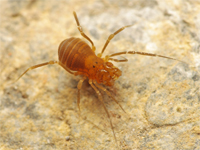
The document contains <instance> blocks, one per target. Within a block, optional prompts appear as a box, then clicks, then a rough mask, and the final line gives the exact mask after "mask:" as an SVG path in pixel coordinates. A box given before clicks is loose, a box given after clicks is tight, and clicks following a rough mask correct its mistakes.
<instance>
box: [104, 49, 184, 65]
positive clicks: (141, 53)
mask: <svg viewBox="0 0 200 150" xmlns="http://www.w3.org/2000/svg"><path fill="white" fill-rule="evenodd" d="M122 54H138V55H145V56H152V57H162V58H167V59H172V60H177V61H180V62H184V61H181V60H178V59H175V58H171V57H167V56H163V55H157V54H152V53H145V52H137V51H124V52H119V53H114V54H111V55H107V56H106V57H105V58H107V59H109V60H112V58H110V57H113V56H118V55H122ZM184 63H186V62H184Z"/></svg>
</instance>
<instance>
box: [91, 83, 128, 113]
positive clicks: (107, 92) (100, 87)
mask: <svg viewBox="0 0 200 150" xmlns="http://www.w3.org/2000/svg"><path fill="white" fill-rule="evenodd" d="M93 83H94V84H95V86H96V87H98V88H99V89H101V90H103V91H104V92H106V94H107V95H108V96H110V97H111V98H112V99H113V100H114V101H115V103H117V104H118V105H119V107H120V108H121V109H122V110H123V111H124V112H125V110H124V109H123V108H122V106H121V105H120V104H119V103H118V101H117V100H116V99H115V98H114V97H113V96H112V95H111V94H110V92H109V91H108V90H106V89H105V88H104V87H102V86H101V85H98V84H97V82H96V81H93ZM125 113H126V112H125Z"/></svg>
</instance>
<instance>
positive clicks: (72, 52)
mask: <svg viewBox="0 0 200 150" xmlns="http://www.w3.org/2000/svg"><path fill="white" fill-rule="evenodd" d="M73 15H74V18H75V20H76V23H77V26H78V30H79V32H80V33H81V35H82V36H83V37H84V38H85V39H86V40H88V41H89V42H90V43H91V45H92V46H91V47H90V46H89V45H88V44H87V43H86V42H85V41H84V40H81V39H80V38H75V37H71V38H68V39H65V40H64V41H62V42H61V44H60V45H59V48H58V61H49V62H45V63H42V64H38V65H35V66H32V67H30V68H28V69H27V70H26V71H25V72H24V73H23V74H22V75H21V76H20V77H19V78H18V79H20V78H21V77H22V76H23V75H24V74H25V73H27V72H28V71H29V70H33V69H36V68H38V67H42V66H45V65H52V64H58V65H60V66H61V67H63V68H64V69H65V70H66V71H67V72H69V73H70V74H73V75H75V76H77V75H81V76H82V79H81V80H80V81H79V83H78V85H77V88H78V97H77V106H78V108H79V110H80V106H79V103H80V90H81V87H82V83H83V81H84V80H85V79H87V78H88V79H89V84H90V85H91V87H92V88H93V89H94V91H95V92H96V94H97V95H98V99H99V100H100V102H101V104H102V105H103V107H104V110H105V111H106V114H107V116H108V118H109V120H110V126H111V128H112V132H113V135H114V138H115V141H117V140H116V136H115V132H114V129H113V124H112V121H111V117H110V114H109V112H108V110H107V108H106V106H105V104H104V101H103V97H102V94H101V93H100V90H102V91H104V92H105V93H106V94H107V95H108V96H110V97H111V98H112V100H114V101H115V102H116V103H117V104H118V105H119V107H120V108H121V109H122V110H123V108H122V106H121V105H120V104H119V103H118V102H117V100H116V99H115V98H114V97H113V96H112V95H111V93H110V92H109V91H108V90H106V88H104V87H103V86H102V85H106V86H109V87H111V86H113V85H114V82H115V81H116V80H117V79H118V78H119V77H120V76H121V75H122V72H121V71H120V70H119V69H118V68H117V67H116V66H114V65H113V64H112V63H111V62H110V61H115V62H126V61H128V60H127V59H126V58H124V59H121V60H119V59H116V58H113V57H114V56H119V55H123V54H139V55H147V56H153V57H163V58H167V59H173V60H177V59H174V58H170V57H166V56H162V55H157V54H151V53H144V52H137V51H123V52H118V53H114V54H110V55H106V56H105V57H103V58H102V54H103V53H104V51H105V49H106V47H107V46H108V44H109V42H110V40H111V39H113V37H114V36H115V35H117V34H118V33H119V32H121V31H122V30H124V29H125V28H127V27H130V26H131V25H128V26H124V27H122V28H120V29H118V30H117V31H116V32H114V33H113V34H111V35H110V36H109V37H108V39H107V41H106V43H105V45H104V47H103V49H102V50H101V52H100V53H99V54H97V55H96V54H95V50H96V48H95V46H94V44H93V42H92V40H91V39H90V38H89V37H88V36H87V35H86V34H85V33H84V32H83V30H82V27H81V26H80V23H79V20H78V17H77V15H76V13H75V12H73ZM123 111H124V110H123Z"/></svg>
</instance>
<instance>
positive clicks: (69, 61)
mask: <svg viewBox="0 0 200 150" xmlns="http://www.w3.org/2000/svg"><path fill="white" fill-rule="evenodd" d="M91 55H92V56H93V55H95V53H94V52H93V51H92V49H91V48H90V46H89V45H88V44H87V43H85V42H84V41H83V40H81V39H79V38H74V37H72V38H69V39H66V40H64V41H63V42H62V43H61V44H60V46H59V48H58V58H59V61H60V62H61V63H62V64H63V65H65V66H66V67H67V68H69V69H70V70H73V71H81V72H85V71H87V70H85V60H86V59H87V58H88V57H89V56H91Z"/></svg>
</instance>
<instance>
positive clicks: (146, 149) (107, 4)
mask: <svg viewBox="0 0 200 150" xmlns="http://www.w3.org/2000/svg"><path fill="white" fill-rule="evenodd" d="M73 11H76V13H77V15H78V18H79V20H80V23H81V25H82V27H83V30H84V32H85V33H86V34H87V35H88V36H89V37H91V39H92V40H93V42H94V43H95V46H96V48H97V50H96V53H99V52H100V51H101V49H102V48H103V45H104V43H105V41H106V39H107V38H108V36H109V35H110V34H111V33H113V32H115V31H116V30H117V29H119V28H120V27H122V26H125V25H130V24H133V26H132V27H130V28H127V29H125V30H124V31H123V32H121V33H120V34H118V35H117V36H116V37H115V38H114V39H113V40H112V41H111V42H110V44H109V45H108V47H107V49H106V51H105V54H104V56H105V55H106V54H112V53H115V52H120V51H125V50H126V51H127V50H135V51H142V52H149V53H156V54H160V55H164V56H169V57H173V58H175V59H178V60H181V61H184V62H186V63H183V62H180V61H175V60H169V59H165V58H158V57H149V56H140V55H123V56H124V57H126V58H127V59H128V60H129V61H128V62H125V63H114V65H116V66H117V67H119V69H120V70H122V73H123V74H122V76H121V77H120V78H119V79H118V80H117V81H116V82H115V86H114V87H113V88H111V89H110V91H111V93H112V95H113V96H115V97H116V99H117V100H118V101H119V103H120V104H121V105H122V107H123V108H124V110H125V111H126V113H124V112H123V111H122V110H121V109H119V106H118V105H117V104H116V103H115V102H113V101H112V99H111V98H109V96H107V95H106V94H105V93H104V92H102V94H103V98H104V101H105V104H106V107H107V109H108V111H109V113H110V115H111V118H112V122H113V125H114V130H115V132H116V137H117V141H118V145H119V149H124V150H133V149H135V150H138V149H142V150H157V149H170V150H177V149H178V150H198V149H200V1H199V0H187V1H186V0H148V1H147V0H130V1H129V0H123V1H114V0H102V1H98V0H88V1H87V2H85V1H81V0H73V1H72V0H0V35H1V40H0V52H1V53H0V70H1V73H0V81H1V84H0V149H1V150H4V149H5V150H7V149H23V150H25V149H29V150H38V149H40V150H47V149H48V150H51V149H56V150H57V149H66V150H67V149H70V150H86V149H87V150H93V149H94V150H96V149H99V150H101V149H104V150H112V149H117V146H116V143H115V140H114V137H113V134H112V130H111V127H110V124H109V120H108V117H107V115H106V113H105V111H104V109H103V107H102V105H101V103H100V102H99V100H98V97H97V95H96V93H95V92H94V91H93V89H92V88H91V87H90V86H89V84H88V83H87V81H86V82H84V84H83V88H82V90H81V104H80V107H81V115H80V114H79V112H78V108H77V105H76V99H77V83H78V81H79V80H80V79H81V77H78V76H73V75H70V74H69V73H67V72H66V71H65V70H64V69H62V68H61V67H59V66H57V65H50V66H45V67H42V68H38V69H35V70H32V71H30V72H28V73H27V74H26V75H24V76H23V77H22V78H21V79H20V80H18V81H17V82H14V81H15V80H16V79H17V78H18V77H19V76H20V75H21V74H22V73H23V72H24V71H25V70H26V69H27V68H28V67H30V66H33V65H35V64H39V63H43V62H47V61H49V60H57V49H58V46H59V44H60V43H61V42H62V41H63V40H64V39H66V38H69V37H72V36H73V37H79V38H82V37H81V35H80V33H79V31H78V29H77V26H76V22H75V20H74V17H73V13H72V12H73ZM88 44H89V43H88ZM119 58H121V57H119ZM13 82H14V83H13Z"/></svg>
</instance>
